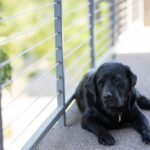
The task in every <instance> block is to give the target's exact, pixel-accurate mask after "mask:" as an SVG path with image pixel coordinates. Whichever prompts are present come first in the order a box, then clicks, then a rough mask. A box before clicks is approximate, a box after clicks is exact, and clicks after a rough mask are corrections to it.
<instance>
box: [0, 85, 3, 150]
mask: <svg viewBox="0 0 150 150" xmlns="http://www.w3.org/2000/svg"><path fill="white" fill-rule="evenodd" d="M1 101H2V94H1V85H0V150H3V123H2V109H1Z"/></svg>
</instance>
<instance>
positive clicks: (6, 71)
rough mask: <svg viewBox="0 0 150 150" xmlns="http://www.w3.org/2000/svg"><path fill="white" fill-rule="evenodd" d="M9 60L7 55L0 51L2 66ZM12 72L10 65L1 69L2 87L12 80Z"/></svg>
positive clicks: (0, 82) (0, 81)
mask: <svg viewBox="0 0 150 150" xmlns="http://www.w3.org/2000/svg"><path fill="white" fill-rule="evenodd" d="M7 59H8V56H7V54H6V53H5V52H4V51H3V50H2V49H0V64H2V62H4V61H6V60H7ZM11 72H12V68H11V66H10V64H7V65H5V66H4V67H2V68H0V85H2V84H4V83H5V82H6V81H9V80H11Z"/></svg>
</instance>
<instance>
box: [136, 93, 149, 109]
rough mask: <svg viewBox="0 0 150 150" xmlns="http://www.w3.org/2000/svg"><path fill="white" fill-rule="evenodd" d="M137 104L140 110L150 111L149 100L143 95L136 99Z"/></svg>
mask: <svg viewBox="0 0 150 150" xmlns="http://www.w3.org/2000/svg"><path fill="white" fill-rule="evenodd" d="M137 104H138V106H139V107H140V108H141V109H145V110H150V99H148V98H147V97H145V96H143V95H140V96H139V97H138V98H137Z"/></svg>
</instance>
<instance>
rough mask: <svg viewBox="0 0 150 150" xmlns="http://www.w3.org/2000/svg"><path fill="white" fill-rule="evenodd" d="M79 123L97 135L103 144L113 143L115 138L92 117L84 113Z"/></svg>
mask: <svg viewBox="0 0 150 150" xmlns="http://www.w3.org/2000/svg"><path fill="white" fill-rule="evenodd" d="M81 125H82V128H83V129H85V130H88V131H90V132H93V133H94V134H95V135H96V136H97V137H98V141H99V143H101V144H103V145H114V144H115V139H114V138H113V137H112V135H111V134H110V133H108V132H107V131H106V130H105V128H104V127H103V126H102V125H100V124H99V123H98V122H97V121H96V120H95V119H94V118H93V117H91V116H86V115H85V116H83V117H82V123H81Z"/></svg>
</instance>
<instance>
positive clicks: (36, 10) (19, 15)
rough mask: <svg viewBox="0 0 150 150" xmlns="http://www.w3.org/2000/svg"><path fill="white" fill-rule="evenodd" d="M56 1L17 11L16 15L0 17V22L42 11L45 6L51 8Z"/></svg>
mask: <svg viewBox="0 0 150 150" xmlns="http://www.w3.org/2000/svg"><path fill="white" fill-rule="evenodd" d="M54 4H55V3H49V4H45V5H43V6H41V7H39V8H32V9H27V10H24V11H22V12H20V13H17V14H16V15H13V16H7V17H3V18H1V19H0V23H1V22H5V21H10V20H12V19H16V18H18V17H22V16H25V15H27V14H30V13H33V12H36V13H37V12H40V11H41V10H42V9H45V8H49V7H52V6H53V5H54Z"/></svg>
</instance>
